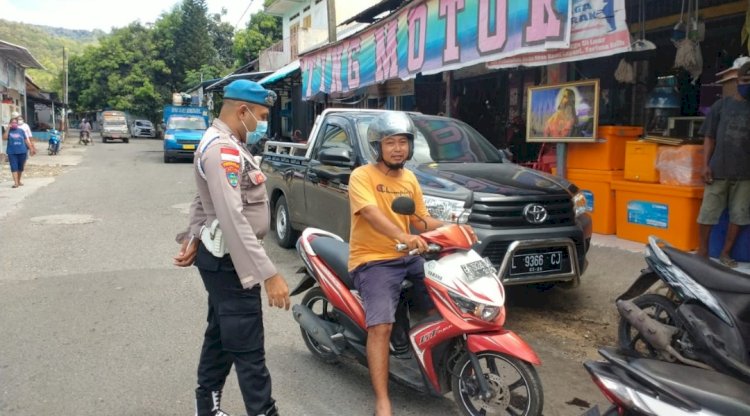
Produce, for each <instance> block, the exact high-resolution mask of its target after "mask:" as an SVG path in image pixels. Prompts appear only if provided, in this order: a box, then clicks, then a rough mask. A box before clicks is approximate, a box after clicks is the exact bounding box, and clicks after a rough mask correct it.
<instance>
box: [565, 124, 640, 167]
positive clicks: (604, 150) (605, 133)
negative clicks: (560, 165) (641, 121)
mask: <svg viewBox="0 0 750 416" xmlns="http://www.w3.org/2000/svg"><path fill="white" fill-rule="evenodd" d="M641 134H643V128H641V127H635V126H599V130H598V133H597V135H598V136H599V139H597V141H596V142H594V143H570V144H568V159H567V161H568V169H587V170H622V169H624V168H625V143H627V142H628V141H633V140H636V139H637V138H638V137H640V135H641Z"/></svg>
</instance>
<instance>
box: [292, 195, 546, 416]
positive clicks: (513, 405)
mask: <svg viewBox="0 0 750 416" xmlns="http://www.w3.org/2000/svg"><path fill="white" fill-rule="evenodd" d="M392 209H393V211H394V212H396V213H399V214H402V215H414V201H413V200H411V199H409V198H405V197H401V198H397V199H396V200H395V201H394V203H393V206H392ZM421 237H422V238H423V239H424V240H425V241H426V242H427V243H428V250H427V252H426V253H424V254H423V256H424V257H425V259H426V262H425V280H424V284H425V286H426V288H427V292H428V293H429V296H430V298H431V299H432V301H433V302H434V304H435V307H436V309H437V312H438V313H437V314H434V315H432V316H426V317H424V318H423V319H421V320H419V321H418V322H415V323H413V325H410V324H409V321H410V319H409V317H410V311H409V307H408V302H407V299H409V295H410V291H411V287H412V284H411V282H409V281H408V280H407V281H405V282H404V284H403V285H402V295H403V296H402V299H404V300H403V301H402V302H401V303H400V305H399V307H398V309H397V312H396V323H395V324H394V328H393V335H392V336H391V356H390V360H389V364H390V365H389V368H390V375H391V377H392V378H393V379H395V380H397V381H399V382H401V383H403V384H405V385H407V386H408V387H411V388H413V389H415V390H418V391H421V392H424V393H428V394H432V395H435V396H442V395H444V394H446V393H448V392H449V391H453V397H454V399H455V401H456V403H457V404H458V407H459V409H461V413H462V414H464V415H470V416H475V415H488V414H505V413H506V412H507V413H508V414H513V415H541V413H542V407H543V403H544V397H543V392H542V384H541V381H540V379H539V376H538V375H537V373H536V370H535V369H534V367H533V366H532V365H538V364H540V361H539V357H537V355H536V353H534V351H533V350H532V349H531V347H530V346H529V345H528V344H526V343H525V342H524V341H523V340H522V339H521V338H520V337H519V336H517V335H516V334H514V333H513V332H511V331H508V330H506V329H504V328H503V324H504V322H505V308H504V303H505V291H504V290H503V286H502V284H501V283H500V279H499V278H498V276H497V271H496V270H495V269H494V268H493V267H492V265H491V263H490V262H489V260H487V259H483V258H482V257H480V256H479V254H477V252H476V251H474V250H472V246H473V244H474V242H475V241H474V240H473V238H472V237H470V236H469V235H468V234H467V233H466V232H465V230H464V229H463V228H462V227H460V226H459V225H457V224H452V225H447V226H445V227H441V228H439V229H437V230H434V231H429V232H425V233H422V234H421ZM396 249H397V250H400V251H405V250H406V247H405V246H403V245H400V244H399V245H398V247H396ZM297 252H298V253H299V255H300V257H301V258H302V260H303V261H304V264H305V267H304V268H303V269H301V270H300V271H304V273H305V274H306V276H305V277H304V278H303V279H302V281H301V282H300V284H299V285H298V286H297V287H296V288H295V289H294V290H293V291H292V296H294V295H298V294H300V293H303V292H307V293H306V294H305V296H304V298H303V299H302V303H301V304H298V305H294V306H293V308H292V311H293V314H294V319H295V320H296V321H297V322H298V323H299V325H300V329H301V332H302V338H303V340H304V342H305V345H306V346H307V348H308V349H309V350H310V351H311V352H312V353H313V355H315V356H316V357H317V358H319V359H321V360H322V361H324V362H327V363H334V362H337V361H338V360H339V358H340V357H349V358H354V359H355V360H357V361H358V362H360V363H361V364H363V365H367V355H366V344H367V330H366V327H365V313H364V310H363V307H362V300H361V299H360V297H359V294H358V293H357V291H356V290H355V289H354V284H353V282H352V279H351V277H350V276H349V273H348V270H347V263H348V259H349V245H348V244H347V243H345V242H344V241H343V240H342V239H341V238H340V237H338V236H336V235H334V234H331V233H329V232H326V231H323V230H319V229H315V228H307V229H306V230H305V231H304V232H303V233H302V236H301V237H300V239H299V240H298V241H297Z"/></svg>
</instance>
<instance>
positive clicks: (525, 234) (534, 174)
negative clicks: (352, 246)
mask: <svg viewBox="0 0 750 416" xmlns="http://www.w3.org/2000/svg"><path fill="white" fill-rule="evenodd" d="M382 111H383V110H354V109H328V110H326V111H324V112H323V113H322V114H321V115H320V116H318V118H317V120H316V121H315V125H314V126H313V129H312V132H311V135H310V140H309V141H308V144H306V145H304V144H298V143H285V142H267V143H266V147H265V150H266V151H264V152H263V154H262V158H261V169H262V171H263V172H264V173H265V174H266V176H267V177H268V180H267V182H266V186H267V189H268V193H269V194H268V196H269V200H270V203H271V209H272V214H273V218H274V225H275V233H276V238H277V241H278V242H279V244H280V245H281V246H282V247H292V246H293V245H294V244H295V240H296V236H297V234H298V232H299V231H301V230H303V229H304V228H306V227H316V228H321V229H324V230H327V231H330V232H333V233H335V234H338V235H339V236H341V237H342V238H344V239H347V240H348V238H349V227H350V212H349V198H348V194H347V192H348V184H349V175H350V174H351V172H352V170H353V169H354V168H356V167H357V166H360V165H363V164H367V163H371V162H373V161H374V155H373V152H372V150H371V148H370V146H369V144H368V142H367V137H366V135H367V128H368V126H369V123H370V122H371V121H372V120H373V119H374V118H375V117H376V116H377V115H379V114H380V113H381V112H382ZM407 114H408V115H409V117H411V119H412V120H413V122H414V125H415V126H416V128H417V135H416V137H415V148H414V157H413V158H412V160H411V161H410V162H409V163H408V164H407V168H409V169H411V170H412V171H413V172H414V173H415V174H416V176H417V179H418V180H419V182H420V184H421V186H422V190H423V193H424V200H425V204H426V205H427V208H428V210H429V211H430V214H431V215H432V216H433V217H435V218H438V219H440V220H443V221H446V222H450V221H456V220H457V219H458V218H463V219H465V218H466V217H468V223H469V224H470V225H471V226H472V227H473V228H474V230H475V231H476V234H477V237H478V238H479V240H480V242H479V243H478V244H477V246H476V247H474V248H475V250H476V251H477V252H479V254H480V255H482V256H483V257H486V258H489V260H490V261H491V262H492V264H493V265H494V266H495V267H496V268H497V269H499V273H500V277H501V279H502V280H503V284H505V285H513V284H527V283H543V284H545V285H546V284H559V283H563V286H566V287H575V286H577V285H578V284H579V282H580V276H581V275H582V274H583V272H584V271H585V270H586V267H587V264H588V263H587V260H586V253H587V252H588V249H589V246H590V242H591V233H592V228H591V217H590V216H589V215H588V214H587V213H586V201H585V198H584V196H583V195H582V194H581V193H580V192H579V190H578V188H577V187H576V186H575V185H573V184H572V183H570V182H568V181H566V180H565V179H562V178H559V177H556V176H552V175H549V174H546V173H543V172H540V171H536V170H533V169H529V168H524V167H521V166H518V165H515V164H513V163H509V162H507V161H503V157H502V155H501V154H500V152H499V151H498V150H497V149H495V147H494V146H492V144H491V143H490V142H489V141H488V140H487V139H486V138H484V137H483V136H482V135H481V134H479V133H478V132H477V131H476V130H474V129H473V128H472V127H471V126H469V125H467V124H466V123H463V122H461V121H459V120H455V119H452V118H447V117H438V116H430V115H424V114H420V113H407Z"/></svg>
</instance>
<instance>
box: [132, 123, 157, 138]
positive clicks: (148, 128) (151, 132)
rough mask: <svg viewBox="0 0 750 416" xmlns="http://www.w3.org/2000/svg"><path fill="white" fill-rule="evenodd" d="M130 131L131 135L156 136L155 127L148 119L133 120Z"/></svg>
mask: <svg viewBox="0 0 750 416" xmlns="http://www.w3.org/2000/svg"><path fill="white" fill-rule="evenodd" d="M130 131H131V134H132V136H133V137H149V138H155V137H156V129H155V128H154V125H153V123H151V122H150V121H148V120H135V121H133V124H132V126H131V127H130Z"/></svg>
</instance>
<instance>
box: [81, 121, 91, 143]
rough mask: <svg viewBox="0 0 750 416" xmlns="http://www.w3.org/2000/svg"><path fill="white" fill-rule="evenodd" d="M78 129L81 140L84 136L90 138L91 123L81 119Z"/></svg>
mask: <svg viewBox="0 0 750 416" xmlns="http://www.w3.org/2000/svg"><path fill="white" fill-rule="evenodd" d="M79 128H80V129H81V133H80V135H81V136H80V138H81V139H83V136H84V135H85V136H86V138H87V139H88V138H90V137H91V123H89V121H88V120H86V119H85V118H84V119H81V125H80V127H79Z"/></svg>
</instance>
